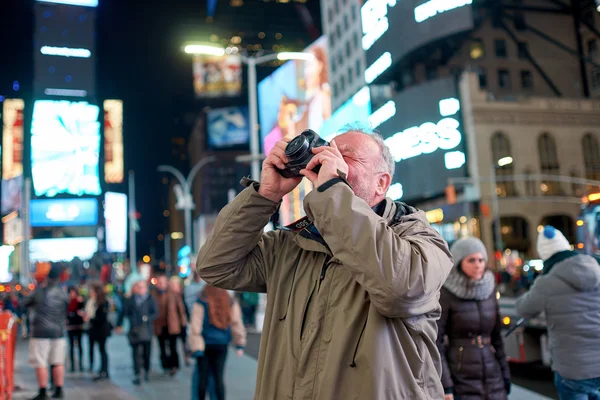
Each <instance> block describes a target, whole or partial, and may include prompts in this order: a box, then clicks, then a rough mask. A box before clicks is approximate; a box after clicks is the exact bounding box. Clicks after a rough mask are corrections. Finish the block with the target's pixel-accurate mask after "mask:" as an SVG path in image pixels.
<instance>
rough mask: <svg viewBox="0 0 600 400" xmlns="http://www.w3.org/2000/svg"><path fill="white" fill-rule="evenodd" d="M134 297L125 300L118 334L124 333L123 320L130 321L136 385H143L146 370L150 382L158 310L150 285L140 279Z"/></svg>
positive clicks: (133, 288)
mask: <svg viewBox="0 0 600 400" xmlns="http://www.w3.org/2000/svg"><path fill="white" fill-rule="evenodd" d="M131 290H132V296H131V297H129V298H127V299H125V301H124V303H123V310H122V312H121V313H120V314H119V319H118V322H117V327H118V328H117V330H118V332H119V333H120V332H122V331H123V320H124V319H125V318H127V319H128V320H129V332H128V333H127V339H129V344H130V345H131V355H132V360H133V372H134V379H133V383H134V384H135V385H140V384H141V378H140V373H141V370H142V368H143V369H144V380H145V381H146V382H148V380H149V376H150V375H149V374H150V350H151V348H152V323H153V322H154V320H155V319H156V316H157V310H156V303H155V302H154V298H152V296H150V294H149V293H148V284H147V283H146V281H145V280H143V279H140V280H138V281H136V282H135V283H134V284H133V286H132V289H131Z"/></svg>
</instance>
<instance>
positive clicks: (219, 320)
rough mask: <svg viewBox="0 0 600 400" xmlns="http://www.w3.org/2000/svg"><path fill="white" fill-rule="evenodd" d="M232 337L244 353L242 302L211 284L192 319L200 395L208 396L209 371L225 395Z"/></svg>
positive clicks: (220, 394)
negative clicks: (225, 377)
mask: <svg viewBox="0 0 600 400" xmlns="http://www.w3.org/2000/svg"><path fill="white" fill-rule="evenodd" d="M232 340H233V342H234V343H235V345H236V349H237V351H236V354H237V355H238V356H242V355H243V354H244V347H245V345H246V330H245V329H244V324H243V322H242V315H241V310H240V306H239V304H238V303H237V302H236V301H235V300H234V299H232V298H231V296H230V295H229V293H228V292H227V291H226V290H224V289H218V288H216V287H214V286H211V285H207V286H206V287H205V288H204V290H203V291H202V293H201V295H200V297H199V298H198V300H197V301H196V303H195V304H194V307H193V310H192V320H191V323H190V348H191V351H192V354H193V355H194V357H196V360H197V364H198V399H200V400H203V399H204V398H205V396H206V391H207V386H208V381H209V371H210V374H211V375H212V377H213V378H214V382H215V392H216V396H217V400H224V399H225V382H224V373H225V361H226V360H227V349H228V347H229V343H230V342H231V341H232Z"/></svg>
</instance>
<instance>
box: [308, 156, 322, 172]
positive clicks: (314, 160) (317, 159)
mask: <svg viewBox="0 0 600 400" xmlns="http://www.w3.org/2000/svg"><path fill="white" fill-rule="evenodd" d="M322 160H323V154H315V156H314V157H313V158H311V160H310V161H309V162H308V164H306V169H308V170H312V169H313V168H314V167H316V166H317V165H319V164H321V162H322Z"/></svg>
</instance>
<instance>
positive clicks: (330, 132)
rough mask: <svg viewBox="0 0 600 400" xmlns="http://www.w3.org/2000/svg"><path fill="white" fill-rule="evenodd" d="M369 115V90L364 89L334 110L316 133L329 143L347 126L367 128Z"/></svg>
mask: <svg viewBox="0 0 600 400" xmlns="http://www.w3.org/2000/svg"><path fill="white" fill-rule="evenodd" d="M370 115H371V96H370V93H369V88H368V87H365V88H363V89H361V90H360V91H359V92H358V93H356V94H355V95H354V96H352V98H351V99H350V100H348V101H347V102H345V103H344V104H342V105H341V106H340V108H338V109H337V110H335V112H334V113H333V114H332V115H331V117H330V118H329V119H328V120H327V121H325V122H324V123H323V125H321V127H320V128H319V130H318V131H317V133H318V134H319V135H320V136H321V137H322V138H323V139H325V140H327V141H330V140H331V139H333V138H334V137H335V136H336V135H337V134H338V133H339V131H340V130H341V129H343V128H344V127H345V126H346V125H348V124H356V123H358V124H360V125H361V126H364V127H366V128H368V127H369V125H370V122H369V116H370Z"/></svg>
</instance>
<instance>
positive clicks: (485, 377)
mask: <svg viewBox="0 0 600 400" xmlns="http://www.w3.org/2000/svg"><path fill="white" fill-rule="evenodd" d="M477 312H478V313H479V330H478V332H477V333H478V335H481V333H482V329H481V318H482V314H481V301H477ZM479 356H480V358H481V368H482V369H481V370H482V373H483V395H484V398H486V399H487V395H488V387H487V376H486V373H485V357H484V355H483V348H479Z"/></svg>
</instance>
